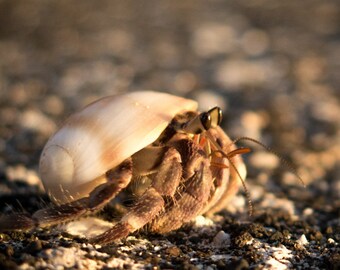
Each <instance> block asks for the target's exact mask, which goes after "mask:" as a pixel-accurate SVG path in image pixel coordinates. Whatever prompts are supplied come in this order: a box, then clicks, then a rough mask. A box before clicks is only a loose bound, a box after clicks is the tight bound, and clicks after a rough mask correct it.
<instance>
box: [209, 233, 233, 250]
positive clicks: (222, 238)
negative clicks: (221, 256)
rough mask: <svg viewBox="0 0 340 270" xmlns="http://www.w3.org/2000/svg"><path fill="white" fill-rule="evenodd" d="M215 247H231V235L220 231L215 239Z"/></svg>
mask: <svg viewBox="0 0 340 270" xmlns="http://www.w3.org/2000/svg"><path fill="white" fill-rule="evenodd" d="M213 245H214V246H215V247H225V246H229V245H230V234H228V233H225V232H224V231H219V232H218V233H217V234H216V235H215V237H214V239H213Z"/></svg>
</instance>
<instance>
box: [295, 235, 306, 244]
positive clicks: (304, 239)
mask: <svg viewBox="0 0 340 270" xmlns="http://www.w3.org/2000/svg"><path fill="white" fill-rule="evenodd" d="M296 242H297V243H298V244H299V245H301V246H304V245H307V244H308V240H307V238H306V236H305V235H304V234H303V235H301V237H300V238H299V239H298V240H297V241H296Z"/></svg>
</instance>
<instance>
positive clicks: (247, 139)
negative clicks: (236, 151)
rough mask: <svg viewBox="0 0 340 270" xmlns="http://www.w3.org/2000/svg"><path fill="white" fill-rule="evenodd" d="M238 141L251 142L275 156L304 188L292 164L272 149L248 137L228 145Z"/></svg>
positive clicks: (303, 183) (234, 142)
mask: <svg viewBox="0 0 340 270" xmlns="http://www.w3.org/2000/svg"><path fill="white" fill-rule="evenodd" d="M240 141H250V142H253V143H255V144H258V145H260V146H261V147H263V148H264V149H265V150H266V151H268V152H269V153H272V154H274V155H275V156H277V157H278V158H279V159H280V161H281V162H282V163H283V164H284V165H286V166H287V167H288V169H289V170H290V171H291V172H292V173H293V174H294V175H295V176H296V177H297V178H298V179H299V181H300V182H301V184H302V185H303V186H304V187H306V184H305V182H304V181H303V179H302V178H301V176H300V175H299V174H298V172H297V170H296V168H295V167H294V166H293V164H292V163H290V162H289V161H288V160H287V159H285V158H284V157H282V156H281V155H280V154H279V153H277V152H276V151H274V150H273V149H271V148H270V147H268V146H267V145H265V144H263V143H261V142H260V141H258V140H255V139H253V138H249V137H240V138H237V139H235V140H234V141H233V142H231V143H230V145H233V144H236V143H237V142H240Z"/></svg>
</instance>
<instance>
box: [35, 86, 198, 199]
mask: <svg viewBox="0 0 340 270" xmlns="http://www.w3.org/2000/svg"><path fill="white" fill-rule="evenodd" d="M189 110H193V111H195V110H197V103H196V102H195V101H193V100H190V99H185V98H181V97H177V96H173V95H170V94H166V93H160V92H153V91H140V92H132V93H128V94H123V95H114V96H109V97H105V98H102V99H100V100H98V101H96V102H94V103H92V104H90V105H88V106H87V107H85V108H84V109H83V110H81V111H80V112H78V113H75V114H74V115H72V116H71V117H70V118H69V119H68V120H66V122H65V123H64V125H63V126H62V127H61V128H60V129H59V130H58V131H57V132H56V133H55V134H54V135H53V136H52V137H51V138H50V139H49V140H48V142H47V144H46V145H45V147H44V149H43V152H42V154H41V158H40V166H39V170H40V176H41V179H42V182H43V184H44V187H45V189H46V191H47V192H48V194H49V196H50V197H51V199H52V200H53V201H54V202H56V203H65V202H70V201H73V200H76V199H79V198H82V197H85V196H87V195H88V194H89V192H91V191H92V190H93V189H94V188H95V187H96V186H98V185H99V184H101V183H103V182H104V181H105V178H104V177H103V176H104V175H105V173H106V172H107V171H108V170H110V169H112V168H114V167H116V166H117V165H119V164H120V163H121V162H123V161H124V160H125V159H126V158H128V157H130V156H131V155H133V154H134V153H136V152H137V151H139V150H141V149H143V148H144V147H146V146H148V145H149V144H151V143H152V142H154V141H155V140H156V139H157V138H158V137H159V135H160V134H161V133H162V132H163V130H164V129H165V128H166V126H167V125H168V124H169V122H170V121H171V120H172V118H173V117H174V116H175V115H176V114H178V113H180V112H184V111H189Z"/></svg>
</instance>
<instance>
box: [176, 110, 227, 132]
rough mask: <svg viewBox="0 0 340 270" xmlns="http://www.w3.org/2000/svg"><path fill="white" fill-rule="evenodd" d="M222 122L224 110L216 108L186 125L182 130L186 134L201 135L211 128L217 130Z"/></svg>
mask: <svg viewBox="0 0 340 270" xmlns="http://www.w3.org/2000/svg"><path fill="white" fill-rule="evenodd" d="M221 121H222V110H221V109H220V108H219V107H214V108H212V109H211V110H209V111H207V112H203V113H201V114H199V115H197V116H196V117H194V118H193V119H192V120H190V121H189V122H187V123H185V124H184V125H183V126H182V127H181V130H182V131H183V132H185V133H190V134H200V133H202V132H204V131H206V130H209V129H210V128H216V127H217V126H218V125H219V124H220V123H221Z"/></svg>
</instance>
